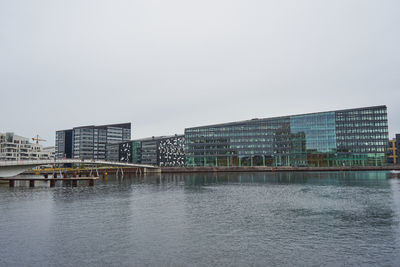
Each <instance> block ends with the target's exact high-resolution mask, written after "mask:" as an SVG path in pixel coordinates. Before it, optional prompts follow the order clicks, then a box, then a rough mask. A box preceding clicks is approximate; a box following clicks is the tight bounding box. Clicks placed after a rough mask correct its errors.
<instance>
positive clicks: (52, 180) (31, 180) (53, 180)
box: [0, 176, 99, 187]
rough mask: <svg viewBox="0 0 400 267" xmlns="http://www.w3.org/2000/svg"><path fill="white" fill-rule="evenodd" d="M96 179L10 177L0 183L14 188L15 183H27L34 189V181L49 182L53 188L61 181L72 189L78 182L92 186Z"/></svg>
mask: <svg viewBox="0 0 400 267" xmlns="http://www.w3.org/2000/svg"><path fill="white" fill-rule="evenodd" d="M98 179H99V177H97V176H96V177H66V178H42V177H37V178H36V177H12V178H4V179H0V180H1V181H7V180H8V184H9V186H10V187H14V186H15V182H16V181H29V187H34V186H35V181H41V182H49V183H50V187H55V186H56V181H63V182H67V181H70V182H71V184H72V187H77V186H78V181H87V182H88V185H89V186H94V181H95V180H98Z"/></svg>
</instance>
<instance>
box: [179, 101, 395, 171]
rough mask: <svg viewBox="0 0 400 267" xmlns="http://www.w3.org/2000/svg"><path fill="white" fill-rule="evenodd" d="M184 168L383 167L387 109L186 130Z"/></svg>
mask: <svg viewBox="0 0 400 267" xmlns="http://www.w3.org/2000/svg"><path fill="white" fill-rule="evenodd" d="M185 142H186V143H185V154H186V165H187V166H316V167H317V166H321V167H322V166H376V165H385V164H386V157H385V150H386V147H387V143H388V124H387V108H386V106H374V107H365V108H355V109H347V110H337V111H330V112H319V113H311V114H302V115H294V116H284V117H275V118H266V119H252V120H247V121H239V122H232V123H224V124H217V125H210V126H202V127H194V128H188V129H185Z"/></svg>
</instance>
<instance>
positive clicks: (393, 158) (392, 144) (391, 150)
mask: <svg viewBox="0 0 400 267" xmlns="http://www.w3.org/2000/svg"><path fill="white" fill-rule="evenodd" d="M386 154H387V163H388V164H397V147H396V139H392V140H389V142H388V148H387V153H386Z"/></svg>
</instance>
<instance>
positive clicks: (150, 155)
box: [119, 135, 185, 167]
mask: <svg viewBox="0 0 400 267" xmlns="http://www.w3.org/2000/svg"><path fill="white" fill-rule="evenodd" d="M184 144H185V139H184V136H183V135H173V136H159V137H150V138H144V139H138V140H133V141H129V142H123V143H121V144H120V147H119V161H121V162H133V163H141V164H150V165H157V166H161V167H183V166H185V150H184Z"/></svg>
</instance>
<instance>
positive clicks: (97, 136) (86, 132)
mask: <svg viewBox="0 0 400 267" xmlns="http://www.w3.org/2000/svg"><path fill="white" fill-rule="evenodd" d="M130 138H131V123H123V124H111V125H101V126H94V125H90V126H82V127H75V128H73V129H70V130H63V131H57V132H56V155H57V158H76V159H102V160H112V159H115V157H114V156H112V152H111V151H110V153H108V154H107V145H108V144H112V143H119V142H124V141H128V140H130ZM68 151H70V153H68ZM108 155H109V157H112V158H109V159H108V158H107V157H108ZM117 158H118V157H117Z"/></svg>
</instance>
